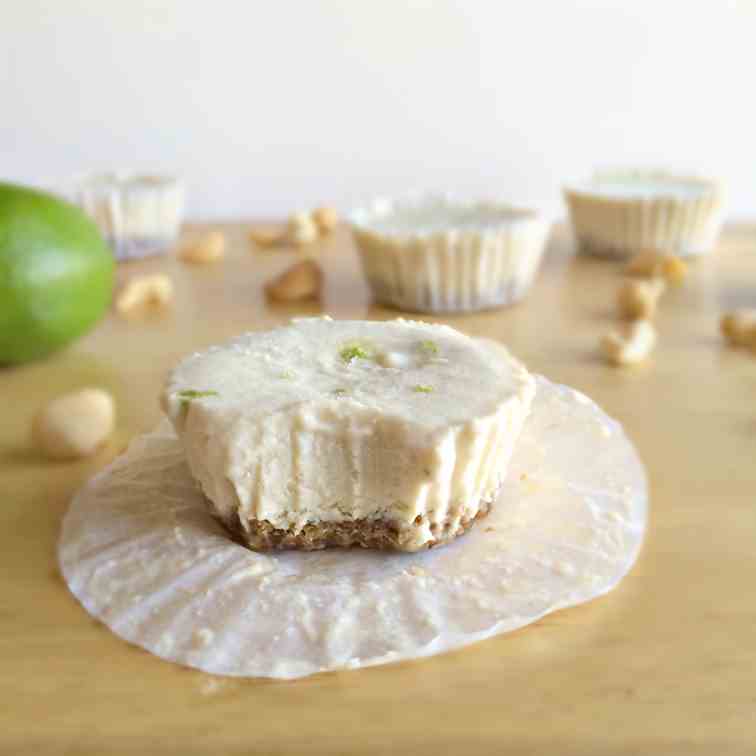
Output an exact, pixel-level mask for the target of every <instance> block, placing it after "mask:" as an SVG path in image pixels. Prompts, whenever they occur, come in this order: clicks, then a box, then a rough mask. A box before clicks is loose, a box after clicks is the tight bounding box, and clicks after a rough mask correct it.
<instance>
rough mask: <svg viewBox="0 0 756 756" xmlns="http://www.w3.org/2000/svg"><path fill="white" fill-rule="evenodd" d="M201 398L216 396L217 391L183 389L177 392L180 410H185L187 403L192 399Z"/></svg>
mask: <svg viewBox="0 0 756 756" xmlns="http://www.w3.org/2000/svg"><path fill="white" fill-rule="evenodd" d="M203 396H218V392H217V391H197V390H196V389H184V390H183V391H179V392H178V397H179V399H181V409H186V408H187V407H188V406H189V402H191V401H193V400H194V399H201V398H202V397H203Z"/></svg>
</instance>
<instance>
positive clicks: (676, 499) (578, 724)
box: [0, 225, 756, 756]
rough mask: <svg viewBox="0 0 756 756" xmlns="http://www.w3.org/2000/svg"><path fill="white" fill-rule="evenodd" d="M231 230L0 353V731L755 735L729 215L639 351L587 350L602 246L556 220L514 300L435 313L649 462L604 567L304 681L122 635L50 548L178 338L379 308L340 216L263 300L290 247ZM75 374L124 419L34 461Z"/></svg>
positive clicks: (618, 750)
mask: <svg viewBox="0 0 756 756" xmlns="http://www.w3.org/2000/svg"><path fill="white" fill-rule="evenodd" d="M225 230H226V233H227V238H228V241H229V246H230V250H229V255H228V258H227V259H226V260H225V261H224V262H222V263H220V264H218V265H215V266H207V267H200V266H196V267H190V266H187V265H185V264H182V263H180V262H178V261H177V260H175V259H173V258H157V259H153V260H150V261H146V262H140V263H129V264H124V265H122V266H121V270H120V275H121V277H127V276H129V275H132V274H135V273H138V272H143V271H154V270H166V271H168V272H170V274H171V275H172V276H173V278H174V280H175V285H176V292H177V297H176V302H175V306H174V307H173V308H172V310H171V311H169V312H168V313H166V314H165V315H163V316H150V317H146V318H140V319H136V320H132V321H126V320H123V319H120V318H118V317H116V316H114V315H111V316H109V317H108V318H106V319H105V320H104V321H103V322H102V324H101V325H100V326H99V327H98V328H97V329H96V330H95V331H94V332H93V333H92V334H90V335H89V336H87V337H86V338H85V339H83V340H81V341H80V342H78V343H77V344H76V345H75V346H74V347H72V348H70V349H68V350H67V351H65V352H63V353H61V354H59V355H56V356H55V357H53V358H52V359H50V360H47V361H45V362H40V363H37V364H32V365H27V366H24V367H20V368H14V369H5V370H2V371H0V396H2V406H1V407H0V494H1V496H0V502H1V505H0V553H1V554H2V557H1V558H0V564H2V569H1V570H0V623H1V627H2V632H1V633H0V752H2V753H13V754H26V753H29V754H31V753H34V754H52V753H64V752H65V753H71V754H106V753H107V754H110V753H122V754H134V753H145V754H152V753H154V754H174V753H176V754H183V755H184V756H191V755H192V754H206V753H207V754H221V753H224V754H226V753H253V752H257V753H265V754H302V753H317V754H340V753H366V754H378V753H389V752H391V753H398V754H420V755H425V754H427V755H430V754H441V753H464V754H469V755H470V756H472V755H473V754H501V753H555V754H562V755H571V754H604V755H607V754H608V755H610V756H613V755H615V754H650V753H653V754H741V753H742V754H754V753H756V587H755V584H756V357H754V356H750V355H748V354H747V353H745V352H741V351H737V350H733V349H729V348H726V347H724V346H723V345H722V342H721V339H720V337H719V334H718V315H719V312H720V311H721V310H722V309H726V308H729V307H733V306H737V305H745V304H748V303H750V304H751V305H756V228H746V227H736V228H731V229H729V230H728V231H727V233H726V235H725V237H724V239H723V241H722V243H721V245H720V249H719V250H718V253H717V254H716V255H715V256H712V257H711V258H710V259H707V260H704V261H701V262H700V263H698V264H696V266H695V267H694V268H693V270H692V273H691V275H690V277H689V279H688V280H687V282H686V283H685V284H684V285H683V286H682V287H680V288H678V289H673V290H672V291H671V292H670V293H668V294H667V296H666V297H665V299H664V300H663V302H662V305H661V311H660V313H659V316H658V326H659V329H660V333H661V343H660V346H659V349H658V350H657V352H656V353H655V355H654V357H653V359H652V360H651V361H650V362H649V363H648V364H647V365H645V366H643V367H640V368H636V369H625V370H618V369H612V368H609V367H607V366H605V365H604V364H602V363H601V362H600V360H598V358H597V356H596V355H597V349H596V345H597V342H598V339H599V338H600V336H601V335H602V334H603V333H604V332H605V330H606V329H607V328H608V327H610V325H611V324H612V322H613V298H614V291H615V289H616V286H617V283H618V280H619V273H618V268H617V266H616V265H612V264H611V263H607V262H598V261H593V260H588V259H579V260H574V259H572V258H571V257H570V256H569V249H570V245H569V241H568V239H567V236H566V234H564V232H562V231H557V232H555V233H554V234H553V235H552V239H551V243H550V249H549V256H548V259H547V262H546V264H545V266H544V269H543V271H542V274H541V276H540V278H539V280H538V281H537V283H536V285H535V287H534V288H533V290H532V293H531V295H530V297H529V298H528V300H527V301H526V302H524V303H523V304H521V305H519V306H516V307H514V308H511V309H506V310H500V311H496V312H486V313H481V314H475V315H468V316H464V317H448V318H446V319H445V320H446V321H447V322H449V323H451V324H452V325H454V326H456V327H458V328H460V329H461V330H463V331H466V332H468V333H471V334H485V335H487V336H490V337H494V338H497V339H500V340H502V341H504V342H506V343H507V344H509V345H510V346H511V348H512V349H513V351H514V352H515V353H516V354H517V355H519V356H520V357H521V358H522V359H523V360H525V362H526V363H527V364H528V365H529V366H530V367H531V369H532V370H534V371H537V372H542V373H544V374H546V375H548V376H549V377H550V378H551V379H553V380H556V381H560V382H563V383H567V384H570V385H572V386H575V387H576V388H578V389H580V390H582V391H584V392H585V393H587V394H589V395H590V396H592V397H593V398H594V399H596V400H597V401H598V402H599V403H600V404H601V405H602V406H603V407H604V408H605V409H606V410H607V411H608V412H609V413H610V414H611V415H613V416H615V417H617V418H619V419H621V420H622V422H623V423H624V424H625V425H626V427H627V430H628V432H629V434H630V436H631V437H632V438H633V439H634V441H635V442H636V444H637V446H638V448H639V450H640V453H641V456H642V457H643V459H644V461H645V463H646V465H647V467H648V471H649V475H650V481H651V521H650V529H649V533H648V537H647V541H646V544H645V546H644V549H643V553H642V555H641V558H640V561H639V563H638V564H637V566H636V568H635V569H634V570H633V572H632V573H631V575H630V576H629V577H628V578H627V579H626V580H625V581H624V582H623V583H622V585H621V586H620V587H619V588H618V590H616V591H614V592H613V593H611V594H609V595H608V596H606V597H604V598H602V599H600V600H597V601H595V602H593V603H591V604H589V605H586V606H582V607H578V608H574V609H570V610H567V611H563V612H560V613H557V614H556V615H551V616H549V617H547V618H545V619H543V620H542V621H540V622H538V623H536V624H535V625H532V626H530V627H528V628H526V629H524V630H521V631H519V632H516V633H514V634H511V635H505V636H501V637H498V638H496V639H493V640H490V641H486V642H484V643H480V644H478V645H475V646H472V647H468V648H465V649H463V650H460V651H457V652H454V653H449V654H445V655H442V656H438V657H434V658H430V659H425V660H421V661H417V662H412V663H402V664H397V665H389V666H384V667H377V668H372V669H368V670H364V671H357V672H344V673H336V674H326V675H319V676H316V677H313V678H308V679H305V680H301V681H297V682H271V681H264V680H262V681H259V680H243V681H238V680H227V679H224V678H212V677H209V676H207V675H204V674H201V673H199V672H195V671H192V670H187V669H183V668H180V667H177V666H174V665H171V664H169V663H166V662H163V661H160V660H159V659H157V658H154V657H152V656H150V655H148V654H147V653H145V652H143V651H140V650H138V649H136V648H133V647H131V646H128V645H127V644H125V643H124V642H123V641H121V640H119V639H118V638H116V637H115V636H114V635H112V634H111V633H110V632H109V631H108V630H107V629H105V628H104V627H103V626H101V625H99V624H97V623H96V622H95V621H93V620H92V619H91V618H90V617H89V616H88V615H87V614H86V613H85V612H84V610H83V609H82V608H81V607H80V606H79V605H78V604H77V603H76V601H75V600H74V599H73V598H72V597H71V595H70V594H69V593H68V591H67V590H66V588H65V586H64V584H63V582H62V581H61V578H60V577H59V574H58V570H57V566H56V556H55V550H56V541H57V537H58V530H59V526H60V522H61V518H62V516H63V513H64V512H65V509H66V506H67V502H68V501H69V499H70V497H71V495H72V493H73V492H74V491H75V490H76V489H77V488H78V487H79V486H80V485H81V484H82V483H83V482H84V481H85V480H86V479H87V477H88V476H90V475H91V474H92V473H94V472H95V471H96V470H97V469H99V468H101V467H102V466H103V465H104V464H106V463H107V461H108V460H109V459H110V458H112V457H113V455H114V454H116V453H118V451H120V449H121V448H122V447H123V445H124V444H125V443H126V442H127V441H128V439H130V438H131V437H133V436H134V435H135V434H138V433H141V432H143V431H145V430H147V429H149V428H151V427H152V426H153V425H154V424H155V423H156V421H157V420H158V418H159V409H158V405H157V400H156V396H157V393H158V390H159V387H160V385H161V381H162V377H163V375H164V373H165V371H166V370H167V369H168V368H169V367H170V366H172V365H173V363H174V362H175V361H176V360H177V359H178V358H179V357H181V356H182V355H184V354H186V353H187V352H189V351H191V350H194V349H196V348H199V347H204V346H206V345H208V344H211V343H214V342H218V341H222V340H224V339H226V338H228V337H231V336H232V335H235V334H237V333H239V332H241V331H244V330H249V329H262V328H267V327H269V326H273V325H276V324H279V323H282V322H284V321H285V320H287V319H288V318H289V317H291V316H293V315H299V314H303V313H320V312H325V313H329V314H330V315H332V316H334V317H352V318H388V317H393V315H394V313H392V312H391V311H388V310H384V309H379V308H371V307H368V305H367V302H368V296H367V289H366V286H365V284H364V282H363V280H362V278H361V276H360V274H359V269H358V266H357V262H356V258H355V254H354V251H353V248H352V244H351V240H350V237H349V234H348V233H347V232H346V231H345V230H343V229H340V230H339V231H338V232H337V233H336V235H335V236H334V237H333V238H332V239H330V240H329V241H327V242H325V243H324V244H323V245H322V249H321V250H320V252H319V254H320V255H321V258H322V261H323V266H324V270H325V273H326V291H325V299H324V303H323V305H322V307H321V306H319V305H307V306H296V305H291V306H289V305H286V306H282V305H278V306H275V307H270V306H268V305H266V304H265V302H264V300H263V298H262V296H261V286H262V284H263V282H264V281H265V280H267V279H268V278H269V277H270V276H272V275H274V274H275V273H277V272H279V271H280V270H282V269H283V268H285V267H287V266H288V265H289V264H290V263H291V262H292V261H293V260H294V259H296V258H297V253H296V252H293V251H280V250H279V251H254V249H253V247H252V246H251V245H250V244H249V243H248V241H247V238H246V227H244V226H243V225H228V226H226V227H225ZM442 320H443V319H442ZM84 385H98V386H104V387H106V388H108V389H110V390H111V391H112V392H113V393H114V394H115V397H116V399H117V403H118V409H119V422H118V431H117V435H116V438H115V439H114V440H113V442H112V443H111V444H110V446H109V447H108V448H107V449H106V450H104V451H103V452H102V453H101V454H100V455H99V456H98V457H97V458H95V459H93V460H88V461H86V462H81V463H49V462H45V461H43V460H41V459H39V458H38V457H37V456H36V455H35V453H34V451H33V450H32V449H31V448H30V446H29V442H28V428H29V423H30V418H31V416H32V414H33V412H34V411H35V409H36V408H37V407H38V406H39V405H41V404H43V403H44V402H45V401H47V400H48V399H49V398H50V397H53V396H55V395H57V394H59V393H61V392H64V391H66V390H69V389H73V388H76V387H80V386H84Z"/></svg>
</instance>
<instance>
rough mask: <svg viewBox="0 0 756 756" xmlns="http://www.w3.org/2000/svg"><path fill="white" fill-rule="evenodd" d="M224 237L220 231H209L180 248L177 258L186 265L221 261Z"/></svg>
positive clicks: (224, 245) (224, 242)
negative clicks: (186, 263)
mask: <svg viewBox="0 0 756 756" xmlns="http://www.w3.org/2000/svg"><path fill="white" fill-rule="evenodd" d="M225 251H226V237H225V236H224V235H223V233H222V232H221V231H211V232H210V233H208V234H205V235H204V236H201V237H199V238H198V239H195V240H194V241H191V242H189V243H188V244H186V245H185V246H184V247H182V248H181V251H180V252H179V257H180V258H181V259H182V260H183V261H184V262H188V263H195V264H200V265H203V264H205V263H214V262H218V261H219V260H222V259H223V255H224V254H225Z"/></svg>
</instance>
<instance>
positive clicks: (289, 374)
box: [279, 370, 297, 380]
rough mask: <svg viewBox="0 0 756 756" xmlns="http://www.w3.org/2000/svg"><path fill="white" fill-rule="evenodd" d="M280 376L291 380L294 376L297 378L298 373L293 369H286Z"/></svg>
mask: <svg viewBox="0 0 756 756" xmlns="http://www.w3.org/2000/svg"><path fill="white" fill-rule="evenodd" d="M279 377H281V378H286V379H287V380H291V379H292V378H296V377H297V374H296V373H295V372H294V371H293V370H284V371H283V372H282V373H281V375H280V376H279Z"/></svg>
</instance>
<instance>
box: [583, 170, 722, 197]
mask: <svg viewBox="0 0 756 756" xmlns="http://www.w3.org/2000/svg"><path fill="white" fill-rule="evenodd" d="M573 188H574V190H575V191H578V192H581V193H584V194H591V195H596V196H600V197H608V198H611V199H616V198H619V199H624V198H638V199H664V198H672V199H681V200H687V199H699V198H701V197H706V196H708V195H710V194H712V192H713V186H712V185H710V184H709V183H707V182H705V181H691V180H685V179H676V178H673V177H643V176H639V177H637V178H635V177H632V176H623V177H605V178H601V177H600V178H595V179H592V180H590V181H585V182H582V183H579V184H576V185H575V186H574V187H573Z"/></svg>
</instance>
